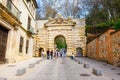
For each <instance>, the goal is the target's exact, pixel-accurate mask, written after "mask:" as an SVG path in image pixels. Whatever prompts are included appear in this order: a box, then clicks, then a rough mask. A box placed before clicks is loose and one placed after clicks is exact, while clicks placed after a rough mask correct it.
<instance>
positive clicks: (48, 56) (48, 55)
mask: <svg viewBox="0 0 120 80" xmlns="http://www.w3.org/2000/svg"><path fill="white" fill-rule="evenodd" d="M49 53H50V51H49V49H48V50H47V59H49V58H50V54H49Z"/></svg>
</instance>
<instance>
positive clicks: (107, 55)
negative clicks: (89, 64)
mask: <svg viewBox="0 0 120 80" xmlns="http://www.w3.org/2000/svg"><path fill="white" fill-rule="evenodd" d="M87 56H88V57H90V58H93V59H96V60H100V61H103V62H107V63H110V64H114V65H117V66H118V65H119V64H120V30H119V31H115V30H113V29H108V30H106V31H105V32H103V33H102V34H100V35H99V36H97V37H96V38H94V39H93V40H92V41H90V42H89V43H88V44H87Z"/></svg>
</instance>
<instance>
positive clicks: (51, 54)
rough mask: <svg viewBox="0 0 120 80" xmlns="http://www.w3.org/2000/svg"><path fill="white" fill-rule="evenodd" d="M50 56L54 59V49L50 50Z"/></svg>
mask: <svg viewBox="0 0 120 80" xmlns="http://www.w3.org/2000/svg"><path fill="white" fill-rule="evenodd" d="M50 57H51V59H53V50H51V51H50Z"/></svg>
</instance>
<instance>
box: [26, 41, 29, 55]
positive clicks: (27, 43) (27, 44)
mask: <svg viewBox="0 0 120 80" xmlns="http://www.w3.org/2000/svg"><path fill="white" fill-rule="evenodd" d="M28 46H29V41H28V40H26V54H27V53H28Z"/></svg>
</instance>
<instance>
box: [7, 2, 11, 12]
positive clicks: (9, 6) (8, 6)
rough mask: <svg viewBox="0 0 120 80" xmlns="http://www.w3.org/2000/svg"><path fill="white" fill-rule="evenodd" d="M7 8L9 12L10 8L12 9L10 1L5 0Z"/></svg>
mask: <svg viewBox="0 0 120 80" xmlns="http://www.w3.org/2000/svg"><path fill="white" fill-rule="evenodd" d="M7 8H8V9H9V10H11V8H12V1H11V0H7Z"/></svg>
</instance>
